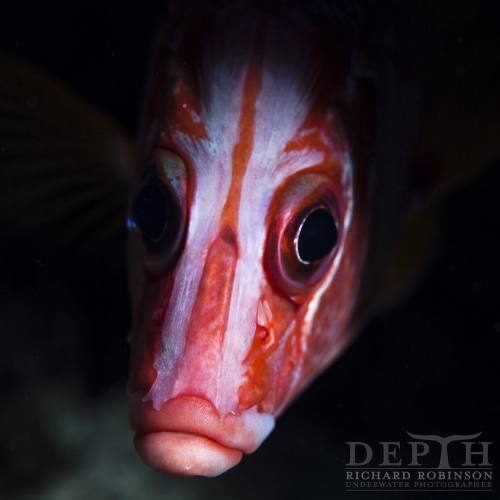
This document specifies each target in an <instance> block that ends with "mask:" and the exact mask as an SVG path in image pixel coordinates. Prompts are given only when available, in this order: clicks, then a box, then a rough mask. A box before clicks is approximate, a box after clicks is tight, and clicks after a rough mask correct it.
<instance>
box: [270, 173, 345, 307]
mask: <svg viewBox="0 0 500 500" xmlns="http://www.w3.org/2000/svg"><path fill="white" fill-rule="evenodd" d="M338 192H339V190H338V188H337V186H336V184H334V183H333V182H332V181H331V179H330V177H328V176H327V175H324V174H320V173H318V174H313V173H309V174H304V175H300V176H297V177H296V178H292V179H291V181H290V182H289V184H288V185H286V186H285V187H284V189H283V190H282V191H279V192H278V193H277V196H279V198H278V200H277V203H276V205H275V208H274V210H273V212H272V218H270V220H272V223H271V224H270V229H269V233H268V239H267V244H266V254H265V259H264V266H265V269H266V273H267V275H268V278H269V281H270V283H271V284H272V285H273V286H274V287H275V288H276V289H277V290H279V291H281V292H282V293H284V294H285V295H286V296H288V297H289V298H290V299H292V300H293V301H294V302H296V303H300V302H301V301H302V300H304V298H305V297H307V294H308V293H309V292H310V291H311V290H312V289H313V288H314V287H315V286H316V285H317V284H318V283H319V282H320V280H321V279H322V278H323V277H324V276H325V275H326V273H327V271H328V269H330V267H331V265H332V263H333V261H334V258H335V255H336V254H337V251H338V248H339V247H340V244H341V240H342V230H341V228H342V225H341V219H340V218H339V214H340V213H342V212H341V209H342V206H343V201H342V198H341V197H340V196H339V195H338Z"/></svg>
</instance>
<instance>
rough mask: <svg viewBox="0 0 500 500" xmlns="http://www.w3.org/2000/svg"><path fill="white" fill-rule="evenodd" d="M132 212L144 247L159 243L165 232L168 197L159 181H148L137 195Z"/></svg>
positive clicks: (154, 179) (153, 179)
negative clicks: (144, 244)
mask: <svg viewBox="0 0 500 500" xmlns="http://www.w3.org/2000/svg"><path fill="white" fill-rule="evenodd" d="M133 212H134V220H135V223H136V225H137V227H138V228H139V229H140V230H141V232H142V237H143V238H144V242H145V243H146V245H149V246H151V245H154V244H155V243H159V242H160V241H161V239H162V236H163V235H164V234H165V232H166V228H167V220H168V216H169V196H168V193H167V190H166V188H165V186H163V184H162V183H161V181H160V180H159V179H156V178H152V179H150V180H149V181H148V182H147V183H146V184H145V185H144V186H143V187H142V188H141V190H140V191H139V193H137V196H136V199H135V202H134V207H133Z"/></svg>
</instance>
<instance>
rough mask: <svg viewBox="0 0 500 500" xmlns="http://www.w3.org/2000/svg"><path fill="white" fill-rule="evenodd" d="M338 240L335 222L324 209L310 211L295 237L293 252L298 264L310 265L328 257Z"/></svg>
mask: <svg viewBox="0 0 500 500" xmlns="http://www.w3.org/2000/svg"><path fill="white" fill-rule="evenodd" d="M338 238H339V231H338V226H337V222H336V220H335V218H334V216H333V215H332V214H331V213H330V212H329V210H328V209H327V208H326V207H318V208H315V209H313V210H312V211H310V212H309V213H308V214H307V215H306V216H305V217H304V219H303V220H302V223H301V224H300V226H299V229H298V231H297V234H296V236H295V251H296V254H297V257H298V259H299V261H300V262H302V263H303V264H311V263H312V262H315V261H318V260H321V259H323V258H325V257H326V256H328V254H330V252H331V251H332V250H333V249H334V248H335V247H336V245H337V241H338Z"/></svg>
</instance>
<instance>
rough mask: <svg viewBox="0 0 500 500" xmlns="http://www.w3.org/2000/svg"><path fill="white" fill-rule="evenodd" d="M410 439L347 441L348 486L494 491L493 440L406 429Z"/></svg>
mask: <svg viewBox="0 0 500 500" xmlns="http://www.w3.org/2000/svg"><path fill="white" fill-rule="evenodd" d="M407 434H408V436H409V438H411V439H409V440H407V441H404V442H400V441H379V442H378V443H377V444H373V443H372V444H368V443H365V442H362V441H347V442H346V443H345V444H346V445H347V453H348V461H347V463H346V466H345V490H346V491H377V492H380V491H399V492H402V491H482V492H488V491H490V492H491V491H493V464H492V463H491V461H490V446H491V444H492V442H491V441H480V440H479V438H480V436H481V434H482V433H481V432H478V433H477V434H465V435H452V436H437V435H421V434H414V433H411V432H407Z"/></svg>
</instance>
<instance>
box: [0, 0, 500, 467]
mask: <svg viewBox="0 0 500 500" xmlns="http://www.w3.org/2000/svg"><path fill="white" fill-rule="evenodd" d="M410 4H411V5H413V3H409V4H408V5H410ZM417 4H418V3H417ZM422 7H425V4H424V3H422ZM422 10H425V9H423V8H422V9H418V8H416V7H415V8H414V9H413V10H412V9H409V8H407V7H405V6H401V5H400V6H398V5H396V3H394V2H386V4H385V7H384V8H378V7H377V6H376V5H374V3H370V2H357V1H354V2H347V1H337V2H326V1H321V0H314V1H310V2H301V1H288V2H286V1H275V2H270V3H266V4H264V3H261V2H249V1H244V0H242V1H237V2H228V1H224V0H221V1H217V2H172V3H171V5H170V9H169V11H168V13H167V15H166V20H165V21H164V22H163V23H162V24H161V26H160V29H159V34H158V39H157V42H156V47H155V49H154V54H153V57H152V63H151V70H150V78H149V82H148V84H147V88H146V92H145V102H144V111H143V116H142V119H141V125H140V134H139V139H138V142H137V145H135V146H134V145H132V142H131V141H130V140H129V139H128V138H127V137H126V134H125V133H124V132H123V130H122V129H121V128H120V126H119V124H117V123H116V121H114V120H113V119H111V118H109V117H107V116H105V115H104V114H103V113H101V112H99V111H97V110H96V109H94V108H93V107H92V105H90V104H88V103H86V102H84V101H83V100H81V99H80V98H78V97H77V96H76V95H74V94H73V93H72V92H71V91H70V90H69V89H67V88H66V87H64V86H63V85H61V84H60V83H57V82H55V81H54V79H53V78H52V77H50V76H49V75H47V74H44V73H43V72H41V71H40V70H35V69H33V68H32V67H31V66H30V65H29V64H25V63H20V62H19V61H17V60H14V59H11V58H9V57H2V58H1V59H0V72H1V74H2V84H0V88H2V94H3V95H2V99H1V102H2V114H3V117H4V118H3V119H2V121H1V125H0V128H1V131H2V134H3V135H2V139H1V143H0V146H1V156H0V166H1V167H2V173H1V175H2V176H3V177H4V178H7V180H8V181H9V182H5V183H4V186H12V185H15V184H16V183H17V184H18V185H19V184H21V183H22V184H23V185H25V186H26V193H25V194H24V196H23V197H19V195H18V194H17V193H14V192H13V191H12V190H11V189H10V190H9V191H11V192H10V193H8V192H7V193H5V195H3V196H2V201H1V202H0V205H2V206H1V207H0V208H2V210H1V212H2V213H3V212H6V211H7V210H8V209H10V210H12V207H13V206H17V207H18V208H17V209H18V211H19V212H21V211H22V207H23V206H24V205H25V203H26V199H32V200H33V199H34V200H41V203H40V204H39V206H40V207H44V209H43V210H40V211H39V213H38V214H35V215H36V216H37V217H42V219H43V218H44V217H46V218H48V219H49V220H50V221H51V224H54V225H56V226H59V223H61V224H63V223H64V220H65V219H67V218H68V214H69V217H70V218H71V220H72V225H73V227H77V226H78V227H81V226H83V227H86V228H89V227H90V228H92V229H93V230H94V233H93V237H92V238H88V237H86V238H81V239H80V240H78V239H76V243H75V238H77V236H78V235H75V234H74V232H73V234H70V235H68V236H67V238H66V236H64V235H63V236H62V237H61V238H62V239H64V238H66V239H64V242H65V243H64V244H65V245H66V244H69V243H68V242H71V244H72V245H73V247H72V248H75V247H76V248H78V251H80V252H81V251H83V250H82V249H83V248H84V247H85V246H88V245H94V246H95V245H96V244H97V243H99V245H100V247H99V245H98V248H102V247H105V246H106V245H110V244H111V243H110V240H113V244H114V245H116V244H118V243H120V244H122V243H123V241H121V239H120V238H118V237H117V233H116V232H110V230H109V227H113V228H114V229H115V230H116V231H118V228H120V227H121V226H120V224H122V221H123V220H125V224H126V228H127V236H126V238H127V246H128V267H129V276H130V286H129V288H130V296H131V309H132V327H131V332H130V336H129V341H130V346H131V358H130V375H129V382H128V392H129V394H130V422H131V426H132V428H133V430H134V432H135V439H134V441H135V445H136V448H137V451H138V453H139V455H140V456H141V458H142V459H143V460H144V462H146V463H147V464H148V465H150V466H152V467H154V468H156V469H159V470H162V471H165V472H168V473H174V474H180V475H201V476H208V477H214V476H218V475H220V474H222V473H224V472H225V471H227V470H228V469H230V468H232V467H234V466H236V465H237V464H238V463H239V462H240V461H241V460H242V458H243V456H244V455H245V454H249V453H252V452H254V451H255V450H257V449H258V448H259V447H260V445H261V444H262V443H263V441H264V440H265V439H266V438H267V436H268V435H269V434H270V433H271V432H272V430H273V428H274V426H275V422H276V419H277V418H278V417H279V416H280V415H281V414H282V413H283V412H284V411H285V410H286V408H287V407H288V406H289V405H290V404H291V403H292V402H293V401H294V400H295V399H296V398H297V397H298V396H299V395H300V394H301V393H302V392H303V391H304V390H305V389H306V388H307V387H308V385H309V384H310V383H312V381H313V380H314V378H316V377H317V376H318V375H319V374H320V373H322V372H323V371H324V370H325V369H326V368H327V367H328V366H330V365H331V364H332V362H334V360H335V359H337V358H338V357H339V356H340V355H341V354H342V352H344V351H345V349H346V348H347V347H348V346H349V344H350V343H351V342H353V340H354V339H355V338H356V336H357V335H358V334H359V332H360V331H362V328H363V326H364V325H365V324H366V322H367V321H368V320H369V319H370V318H371V317H373V315H374V314H376V313H377V311H380V310H381V309H383V308H384V307H387V305H388V304H391V303H394V301H395V300H396V299H397V298H398V297H402V296H405V294H406V293H409V292H408V291H409V290H411V289H412V287H413V284H414V283H415V282H416V281H417V277H418V275H419V273H420V272H421V270H422V269H423V268H424V267H425V265H426V263H427V262H428V261H429V259H430V258H431V255H432V249H433V247H434V242H435V239H436V233H437V231H438V228H437V226H436V221H435V217H434V207H435V205H436V203H437V200H439V198H440V197H442V196H443V195H444V193H446V192H449V191H450V190H451V189H452V188H454V187H456V186H457V185H459V184H460V183H462V182H465V181H466V180H467V179H468V178H470V177H471V176H472V175H474V173H475V172H476V171H477V169H478V168H479V167H480V166H483V165H484V164H486V163H488V161H491V160H492V159H493V158H495V157H497V155H498V145H497V142H498V141H497V140H496V138H497V132H498V130H499V128H498V126H499V123H498V116H497V114H496V113H492V112H491V109H494V104H495V103H496V102H497V100H496V99H497V97H498V96H497V92H496V89H497V88H496V87H494V91H492V92H491V93H490V94H488V95H483V98H482V100H481V102H482V103H484V104H483V106H482V108H481V115H480V123H481V127H479V128H477V127H475V126H474V124H471V123H469V122H468V121H467V120H466V119H464V116H465V117H467V114H465V115H464V111H463V109H461V108H460V107H459V106H457V102H459V103H462V102H467V100H468V98H469V97H470V95H471V92H472V90H475V88H476V87H474V86H472V85H471V84H470V83H469V82H470V80H471V78H470V77H466V78H464V85H463V86H460V85H457V86H456V87H457V89H456V91H450V90H449V87H448V86H449V82H450V80H452V79H453V78H454V77H455V76H456V75H455V74H454V72H453V71H454V68H455V65H456V60H454V59H453V57H455V56H456V58H458V59H459V60H460V58H463V57H466V58H467V61H475V57H474V56H475V53H476V52H475V51H480V50H482V49H483V47H481V45H480V44H476V45H473V46H472V48H471V49H470V51H469V52H468V53H467V54H466V56H464V52H463V50H461V49H460V50H459V49H456V48H454V49H453V50H450V52H449V53H450V54H451V56H452V57H450V58H449V60H448V61H447V62H445V63H443V62H442V61H441V60H440V58H439V57H434V58H431V57H430V54H431V52H432V51H433V50H435V48H436V46H439V47H448V45H447V44H450V43H451V42H450V40H453V43H456V37H455V32H454V31H453V30H451V33H442V34H441V36H442V40H441V39H439V40H438V42H439V43H438V42H436V37H431V40H430V42H428V41H427V38H426V37H425V36H422V35H421V34H420V35H418V33H420V32H419V31H418V29H419V27H420V25H421V24H420V23H419V21H418V20H419V19H420V18H419V16H424V14H423V13H422ZM389 11H390V14H388V12H389ZM438 13H439V11H438ZM437 18H438V19H439V16H437ZM424 19H425V17H424ZM426 26H427V25H426ZM402 27H403V28H404V29H403V28H402ZM459 28H460V30H462V29H463V26H462V25H460V26H459ZM457 29H458V28H457ZM435 31H439V29H438V27H436V30H435ZM414 35H415V36H414ZM426 43H428V44H429V45H428V46H426ZM453 43H451V46H452V47H455V46H454V45H453ZM423 47H424V48H423ZM422 68H423V69H422ZM467 68H469V72H470V74H471V75H473V74H474V66H473V62H471V63H470V64H469V66H467ZM493 73H494V72H493V71H492V74H493ZM429 75H431V77H429ZM450 75H451V76H450ZM26 81H29V85H27V84H25V83H21V82H26ZM440 85H443V86H444V88H442V87H440ZM462 87H463V88H462ZM485 87H486V86H485V85H482V86H479V88H480V90H481V92H484V88H485ZM471 89H472V90H471ZM5 95H7V97H8V99H7V98H5ZM422 103H424V104H422ZM34 116H36V118H37V119H36V120H33V117H34ZM13 123H14V124H18V125H19V127H17V126H14V125H13ZM447 129H450V130H448V133H446V134H443V130H447ZM485 130H487V131H488V133H484V131H485ZM436 137H442V138H443V140H441V141H437V140H436ZM450 138H451V139H453V141H454V143H456V141H457V140H458V139H460V143H461V147H460V149H459V150H458V149H457V148H455V147H452V146H453V143H452V142H450V141H451V139H450ZM459 151H461V152H464V151H466V152H467V155H466V156H467V158H469V159H472V160H473V161H464V160H463V159H461V158H460V152H459ZM13 166H14V167H15V168H13ZM26 178H29V179H35V180H37V182H31V183H26V182H25V179H26ZM54 179H56V180H57V182H56V181H54ZM56 188H57V189H58V190H59V191H58V192H60V193H66V192H71V193H72V195H71V196H67V198H65V199H64V200H63V202H62V201H61V199H60V197H57V196H54V192H55V190H56ZM3 189H4V190H5V188H3ZM75 192H77V193H80V194H81V195H75ZM89 200H90V201H89ZM16 204H17V205H16ZM103 206H106V207H107V214H108V219H109V220H108V221H106V224H104V223H103V220H102V217H101V214H102V208H101V207H103ZM8 207H10V208H8ZM35 220H36V221H37V222H36V224H34V223H33V217H28V218H26V220H24V218H23V217H20V218H19V223H20V224H24V223H25V224H27V227H28V228H32V227H33V226H34V225H37V224H38V225H40V223H41V221H40V219H36V218H35ZM54 221H55V222H54ZM42 222H43V221H42ZM45 223H46V224H47V222H46V221H45ZM103 228H105V229H103ZM65 234H66V233H65ZM85 234H88V231H87V232H86V233H85ZM118 240H120V241H118ZM94 251H97V250H95V249H94Z"/></svg>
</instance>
